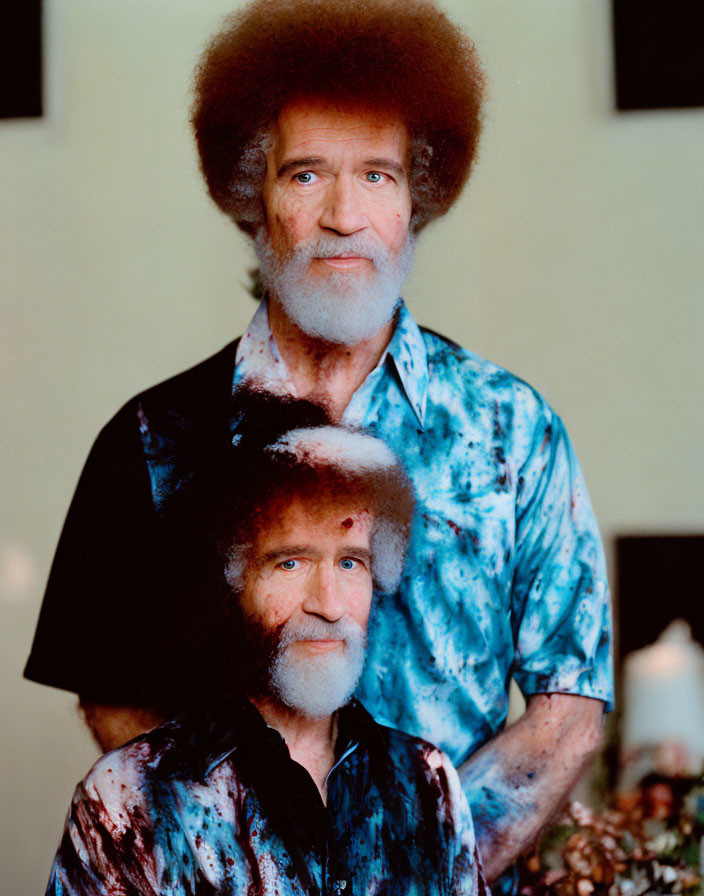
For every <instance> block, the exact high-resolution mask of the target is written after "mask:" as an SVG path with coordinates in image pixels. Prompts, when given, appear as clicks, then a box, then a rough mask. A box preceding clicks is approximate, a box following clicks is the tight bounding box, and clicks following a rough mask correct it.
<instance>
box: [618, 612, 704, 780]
mask: <svg viewBox="0 0 704 896" xmlns="http://www.w3.org/2000/svg"><path fill="white" fill-rule="evenodd" d="M663 744H672V745H674V746H676V747H678V748H679V749H681V750H682V752H683V756H684V757H685V762H686V765H687V769H686V770H687V771H688V772H691V773H695V774H698V773H700V772H701V770H702V765H704V650H703V649H702V648H701V646H700V645H699V644H697V642H696V641H694V640H692V633H691V630H690V627H689V625H688V624H687V623H686V622H684V621H683V620H682V619H677V620H675V622H672V623H670V625H669V626H668V627H667V628H666V629H665V631H664V632H663V633H662V635H660V637H659V638H658V640H657V641H656V642H655V643H654V644H651V645H650V646H648V647H644V648H643V649H642V650H637V651H635V652H634V653H631V654H629V655H628V656H627V657H626V660H625V664H624V717H623V728H622V747H623V751H624V753H629V752H631V751H632V750H637V749H639V748H642V747H658V746H661V745H663Z"/></svg>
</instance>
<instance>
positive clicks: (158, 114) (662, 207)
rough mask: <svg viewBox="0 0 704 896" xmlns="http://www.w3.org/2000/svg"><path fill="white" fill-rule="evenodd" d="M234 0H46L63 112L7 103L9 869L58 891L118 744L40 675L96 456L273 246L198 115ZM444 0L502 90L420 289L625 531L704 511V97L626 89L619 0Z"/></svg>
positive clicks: (425, 317) (234, 316) (422, 304)
mask: <svg viewBox="0 0 704 896" xmlns="http://www.w3.org/2000/svg"><path fill="white" fill-rule="evenodd" d="M230 5H231V4H230V3H229V2H227V0H178V2H177V0H149V2H148V3H145V2H143V0H121V2H120V3H116V2H108V0H46V8H47V22H46V31H47V40H46V45H47V52H48V73H47V74H48V78H47V81H48V114H47V116H46V117H45V118H44V119H43V120H40V121H29V122H18V121H15V122H0V147H1V149H0V152H1V153H2V159H3V188H2V191H1V195H0V203H1V206H0V207H1V208H2V214H1V215H0V247H1V249H0V254H1V258H2V262H1V265H2V266H1V271H2V283H3V287H2V289H3V299H4V300H3V303H2V311H1V312H0V313H1V314H2V318H1V324H0V364H1V365H2V367H1V370H2V376H3V389H2V397H1V398H0V401H1V402H2V405H1V413H2V420H3V426H2V465H3V470H4V472H5V475H4V476H3V481H2V498H1V507H2V523H1V527H2V528H1V530H0V603H1V605H2V609H3V616H4V620H5V622H4V624H3V625H2V633H1V634H0V664H2V686H1V690H0V694H1V696H2V720H3V723H4V724H3V731H4V735H3V738H2V748H1V756H2V767H1V776H2V785H1V786H2V791H1V792H0V793H1V799H0V805H2V816H1V821H0V824H2V829H1V830H0V850H1V851H2V859H1V862H2V868H1V869H0V874H1V878H2V881H3V884H4V887H3V891H4V892H8V893H13V894H24V893H28V894H29V893H36V892H40V891H41V889H42V887H43V886H44V883H45V880H46V877H47V873H48V869H49V865H50V861H51V857H52V855H53V852H54V850H55V848H56V845H57V843H58V838H59V833H60V829H61V824H62V820H63V815H64V812H65V809H66V806H67V804H68V800H69V797H70V794H71V791H72V789H73V786H74V783H75V781H76V780H78V778H79V777H81V776H82V774H83V773H84V772H85V771H86V769H87V767H88V766H89V765H90V764H91V762H92V761H93V759H94V757H95V751H94V749H93V746H92V744H91V743H90V741H89V739H88V737H87V735H86V734H85V733H84V731H83V729H82V728H81V725H80V724H79V722H78V721H77V719H76V715H75V712H74V709H73V698H72V697H71V696H70V695H67V694H64V693H62V692H59V691H53V690H51V689H48V688H42V687H40V686H38V685H33V684H30V683H28V682H24V681H22V680H21V679H20V674H21V669H22V665H23V663H24V660H25V658H26V654H27V651H28V649H29V644H30V641H31V636H32V632H33V628H34V623H35V620H36V615H37V612H38V609H39V604H40V598H41V591H42V587H43V584H44V580H45V577H46V574H47V571H48V567H49V563H50V560H51V556H52V553H53V549H54V546H55V542H56V538H57V536H58V532H59V529H60V526H61V522H62V519H63V516H64V513H65V511H66V508H67V505H68V502H69V499H70V497H71V494H72V491H73V488H74V485H75V481H76V478H77V476H78V473H79V470H80V467H81V465H82V463H83V460H84V457H85V454H86V452H87V450H88V448H89V446H90V443H91V441H92V439H93V438H94V436H95V434H96V433H97V430H98V428H99V427H100V426H101V425H102V423H104V422H105V420H106V419H107V418H108V417H109V416H110V414H111V413H112V412H113V411H114V410H116V408H117V407H118V406H119V405H120V404H121V403H122V402H123V401H124V400H126V399H127V398H128V397H129V396H130V395H131V394H133V393H134V392H135V391H136V390H138V389H140V388H143V387H145V386H147V385H150V384H151V383H154V382H156V381H158V380H159V379H162V378H164V377H166V376H168V375H169V374H171V373H174V372H176V371H177V370H180V369H183V368H184V367H186V366H188V365H190V364H191V363H193V362H195V361H197V360H199V359H200V358H202V357H205V356H206V355H207V354H208V353H210V352H213V351H215V350H216V349H217V348H219V347H220V346H221V345H222V344H223V343H224V342H225V341H228V340H229V339H230V338H231V337H233V336H234V335H236V333H237V332H239V331H240V330H241V329H242V327H243V326H244V325H245V324H246V321H247V319H248V317H249V315H250V314H251V312H252V310H253V305H252V304H251V302H250V300H249V299H248V298H247V297H246V294H245V288H244V284H245V283H246V277H245V275H244V271H245V269H246V267H247V266H248V265H249V264H250V263H251V256H250V253H249V250H248V249H247V248H246V247H245V245H244V243H243V241H242V239H241V238H240V237H239V236H238V235H237V234H236V233H235V231H234V230H233V228H232V227H231V225H229V224H228V222H227V221H226V220H225V219H224V218H223V217H222V216H221V215H219V214H218V213H217V211H216V210H215V209H214V207H212V206H211V205H210V204H209V202H208V200H207V199H206V198H205V195H204V192H203V190H202V188H201V185H200V183H199V181H198V176H197V169H196V163H195V160H194V154H193V151H192V149H191V145H190V142H189V136H188V129H187V126H186V108H187V84H188V80H189V75H190V71H191V68H192V65H193V62H194V60H195V57H196V54H197V51H198V49H199V47H200V46H202V44H203V42H204V40H205V38H206V36H207V35H208V34H209V33H210V31H211V30H212V29H213V27H214V26H215V23H216V22H217V19H218V17H219V15H220V14H221V13H223V12H225V11H227V9H228V8H229V7H230ZM445 5H446V7H447V9H448V10H449V11H450V12H451V13H452V15H453V16H454V17H455V18H456V19H458V20H459V21H461V22H462V23H463V24H464V25H465V26H466V27H467V29H468V30H469V31H470V32H471V33H472V34H474V35H476V38H477V42H478V44H479V46H480V49H481V51H482V53H483V55H484V58H485V60H486V65H487V68H488V70H489V73H490V76H491V97H490V103H489V107H488V119H487V125H486V133H485V137H484V142H483V146H482V151H481V158H480V162H479V166H478V168H477V170H476V172H475V175H474V178H473V181H472V184H471V187H470V189H469V190H468V191H467V193H466V195H465V197H464V200H463V202H462V203H461V205H460V206H459V207H458V208H457V209H456V210H455V211H454V213H453V214H452V215H451V216H450V217H449V218H448V219H447V220H446V221H445V222H443V223H440V224H438V225H437V226H436V227H435V229H434V230H431V231H430V232H428V233H427V234H426V235H425V236H424V238H423V240H422V243H421V245H420V248H419V252H418V264H417V268H416V271H415V273H414V274H413V277H412V280H411V282H410V284H409V286H408V289H407V290H406V295H407V297H408V300H409V303H410V305H411V307H412V309H413V311H414V312H415V314H416V316H417V317H418V319H419V320H420V321H421V322H422V323H425V324H427V325H429V326H431V327H433V328H435V329H437V330H439V331H441V332H444V333H447V334H448V335H450V336H451V337H452V338H454V339H456V340H457V341H459V342H461V343H463V344H465V345H467V346H470V347H472V348H473V349H474V350H476V351H478V352H479V353H481V354H484V355H486V356H488V357H489V358H491V359H492V360H495V361H498V362H500V363H502V364H504V365H505V366H507V367H508V368H510V369H512V370H514V371H515V372H517V373H518V374H520V375H521V376H523V377H525V378H526V379H528V380H529V381H531V382H532V383H533V384H534V385H536V386H537V387H538V388H539V389H540V390H541V391H542V392H543V393H544V394H545V395H546V396H547V398H548V399H549V400H550V401H551V402H552V404H553V405H554V406H555V407H556V408H557V410H558V411H559V412H560V413H561V414H562V415H563V417H564V419H565V421H566V423H567V425H568V427H569V429H570V431H571V433H572V436H573V439H574V441H575V443H576V446H577V449H578V451H579V454H580V457H581V459H582V463H583V466H584V468H585V471H586V475H587V480H588V482H589V484H590V487H591V492H592V496H593V499H594V503H595V506H596V510H597V514H598V516H599V519H600V522H601V525H602V529H603V532H604V535H605V538H606V539H607V541H608V540H609V539H610V537H611V536H612V535H613V533H614V532H616V531H622V530H632V529H653V530H655V529H657V530H658V531H660V530H680V529H686V528H699V529H701V528H702V526H703V525H704V520H703V516H704V512H703V510H702V507H703V506H704V474H703V473H702V469H701V463H700V456H701V454H702V450H703V449H704V415H702V413H701V404H702V403H701V399H700V397H699V393H700V391H701V388H702V385H704V359H703V357H702V351H701V344H702V337H703V336H704V297H703V296H702V292H703V287H704V260H703V256H702V252H701V219H702V211H701V210H702V208H704V174H703V173H702V172H703V166H702V163H701V160H702V157H703V155H704V112H703V111H702V110H699V111H681V112H669V113H655V114H647V115H641V114H632V115H628V116H617V115H615V114H614V113H613V112H612V111H611V99H610V94H609V91H610V81H609V77H610V64H611V63H610V50H609V21H608V3H607V0H522V2H515V0H447V2H446V4H445ZM65 649H66V650H67V651H69V650H80V645H77V644H76V645H74V644H67V645H65ZM129 654H130V647H129V645H125V662H129Z"/></svg>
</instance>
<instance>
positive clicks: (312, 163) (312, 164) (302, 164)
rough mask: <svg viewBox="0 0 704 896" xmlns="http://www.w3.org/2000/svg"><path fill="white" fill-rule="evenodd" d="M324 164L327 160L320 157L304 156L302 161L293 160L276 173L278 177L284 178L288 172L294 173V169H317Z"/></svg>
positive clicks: (284, 164)
mask: <svg viewBox="0 0 704 896" xmlns="http://www.w3.org/2000/svg"><path fill="white" fill-rule="evenodd" d="M324 163H325V160H324V159H322V158H321V157H320V156H303V157H302V158H300V159H291V160H290V161H288V162H284V163H283V165H282V166H281V167H280V168H279V170H278V171H277V172H276V176H277V177H283V176H284V174H286V173H287V172H288V171H293V169H294V168H316V167H318V166H319V165H323V164H324Z"/></svg>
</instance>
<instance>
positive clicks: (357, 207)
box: [320, 177, 368, 236]
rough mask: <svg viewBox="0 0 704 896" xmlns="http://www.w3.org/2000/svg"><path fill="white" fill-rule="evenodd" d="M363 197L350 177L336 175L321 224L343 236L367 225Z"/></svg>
mask: <svg viewBox="0 0 704 896" xmlns="http://www.w3.org/2000/svg"><path fill="white" fill-rule="evenodd" d="M367 224H368V221H367V216H366V213H365V211H364V205H363V197H362V196H361V195H360V192H359V189H358V187H357V186H356V185H355V183H354V182H353V180H352V178H349V177H336V178H335V180H334V182H333V183H332V184H331V185H330V187H329V189H328V191H327V193H326V196H325V206H324V208H323V211H322V214H321V216H320V226H321V227H322V228H323V229H324V230H331V231H334V232H335V233H338V234H340V235H342V236H351V235H352V234H353V233H358V232H359V231H360V230H364V228H365V227H366V226H367Z"/></svg>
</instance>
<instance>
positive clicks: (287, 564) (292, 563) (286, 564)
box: [281, 560, 297, 569]
mask: <svg viewBox="0 0 704 896" xmlns="http://www.w3.org/2000/svg"><path fill="white" fill-rule="evenodd" d="M296 563H297V561H296V560H284V561H283V562H282V563H281V569H295V568H296Z"/></svg>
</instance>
